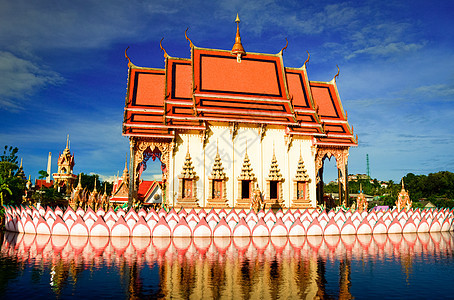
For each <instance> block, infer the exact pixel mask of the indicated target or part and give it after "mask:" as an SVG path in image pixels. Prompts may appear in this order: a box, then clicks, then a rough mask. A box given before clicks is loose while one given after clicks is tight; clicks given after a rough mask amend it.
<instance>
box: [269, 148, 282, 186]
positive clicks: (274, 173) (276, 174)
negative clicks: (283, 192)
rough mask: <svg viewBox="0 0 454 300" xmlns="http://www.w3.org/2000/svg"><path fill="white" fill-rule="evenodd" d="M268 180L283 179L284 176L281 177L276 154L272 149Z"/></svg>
mask: <svg viewBox="0 0 454 300" xmlns="http://www.w3.org/2000/svg"><path fill="white" fill-rule="evenodd" d="M268 180H273V181H283V180H284V178H283V177H282V174H281V170H280V169H279V165H278V164H277V159H276V155H275V154H274V151H273V158H272V159H271V166H270V173H269V174H268Z"/></svg>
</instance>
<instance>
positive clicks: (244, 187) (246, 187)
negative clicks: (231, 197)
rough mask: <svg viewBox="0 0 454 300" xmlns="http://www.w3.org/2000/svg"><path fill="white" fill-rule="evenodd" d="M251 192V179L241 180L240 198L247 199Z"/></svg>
mask: <svg viewBox="0 0 454 300" xmlns="http://www.w3.org/2000/svg"><path fill="white" fill-rule="evenodd" d="M250 194H251V181H250V180H241V199H249V198H250Z"/></svg>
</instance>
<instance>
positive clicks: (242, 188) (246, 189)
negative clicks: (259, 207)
mask: <svg viewBox="0 0 454 300" xmlns="http://www.w3.org/2000/svg"><path fill="white" fill-rule="evenodd" d="M252 171H253V170H252V167H251V163H250V161H249V156H248V155H247V150H246V154H245V155H244V160H243V166H242V167H241V173H240V176H238V198H237V200H236V204H235V206H236V207H243V208H244V207H251V198H252V189H253V187H254V182H255V181H256V180H257V179H256V178H255V175H254V173H253V172H252Z"/></svg>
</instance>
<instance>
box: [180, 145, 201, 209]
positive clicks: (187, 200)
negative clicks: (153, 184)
mask: <svg viewBox="0 0 454 300" xmlns="http://www.w3.org/2000/svg"><path fill="white" fill-rule="evenodd" d="M197 179H198V177H197V175H196V173H195V171H194V166H193V165H192V160H191V155H190V154H189V148H188V152H187V154H186V158H185V161H184V165H183V171H182V172H181V174H180V175H179V176H178V180H179V188H178V191H179V193H178V198H177V200H178V203H179V205H181V206H183V207H198V206H199V204H198V200H197V189H196V188H197Z"/></svg>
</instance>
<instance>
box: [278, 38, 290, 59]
mask: <svg viewBox="0 0 454 300" xmlns="http://www.w3.org/2000/svg"><path fill="white" fill-rule="evenodd" d="M285 41H286V42H287V43H286V44H285V46H284V48H282V49H281V51H280V52H279V53H280V54H281V55H282V53H284V50H285V49H287V47H288V40H287V38H285Z"/></svg>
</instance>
